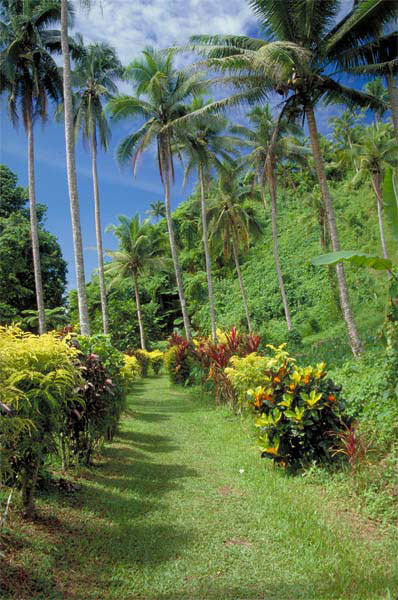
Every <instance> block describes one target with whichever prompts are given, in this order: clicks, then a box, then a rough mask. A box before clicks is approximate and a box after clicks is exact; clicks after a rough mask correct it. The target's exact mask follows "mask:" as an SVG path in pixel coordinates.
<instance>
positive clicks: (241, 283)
mask: <svg viewBox="0 0 398 600" xmlns="http://www.w3.org/2000/svg"><path fill="white" fill-rule="evenodd" d="M232 248H233V251H234V259H235V268H236V272H237V274H238V279H239V286H240V293H241V294H242V300H243V306H244V307H245V314H246V321H247V328H248V330H249V333H252V331H253V330H252V324H251V321H250V314H249V305H248V302H247V296H246V290H245V287H244V285H243V277H242V272H241V270H240V264H239V255H238V248H237V244H236V240H235V237H234V236H232Z"/></svg>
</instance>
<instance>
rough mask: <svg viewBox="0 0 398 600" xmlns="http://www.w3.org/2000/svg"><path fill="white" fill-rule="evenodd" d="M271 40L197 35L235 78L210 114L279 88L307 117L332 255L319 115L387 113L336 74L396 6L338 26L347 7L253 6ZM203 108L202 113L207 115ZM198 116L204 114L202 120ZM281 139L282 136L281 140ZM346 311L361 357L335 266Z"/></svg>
mask: <svg viewBox="0 0 398 600" xmlns="http://www.w3.org/2000/svg"><path fill="white" fill-rule="evenodd" d="M249 4H250V5H251V7H252V8H253V10H254V12H255V13H256V15H257V17H258V20H259V25H260V27H261V30H262V31H263V32H264V33H265V38H266V39H265V40H263V39H259V38H249V37H246V36H218V35H210V36H194V37H193V38H192V40H191V48H192V47H193V48H194V49H196V50H197V51H199V52H201V53H202V54H204V55H205V56H207V64H208V66H209V67H211V68H213V69H217V70H218V71H221V72H222V73H223V74H226V73H227V74H228V75H229V76H228V77H225V78H224V79H225V81H226V83H228V84H229V85H230V86H235V88H236V91H235V93H234V94H232V95H231V96H230V97H228V98H226V99H223V100H219V101H217V102H215V103H213V106H212V105H210V106H209V107H208V108H207V110H211V109H215V108H217V109H223V108H225V107H227V106H231V105H236V104H240V103H242V102H245V103H253V102H256V103H257V102H258V101H259V100H263V99H264V97H266V96H267V93H269V91H270V89H271V88H272V87H273V88H274V89H275V90H276V92H277V93H279V94H280V95H281V96H282V97H283V105H284V106H283V111H282V112H287V111H289V112H290V114H292V113H293V114H295V115H298V114H300V113H303V114H304V115H305V116H306V118H307V124H308V128H309V134H310V142H311V148H312V153H313V156H314V163H315V170H316V174H317V177H318V181H319V186H320V189H321V194H322V199H323V202H324V204H325V212H326V216H327V222H328V228H329V232H330V238H331V244H332V248H333V250H335V251H337V250H339V248H340V241H339V235H338V230H337V225H336V218H335V214H334V209H333V204H332V201H331V197H330V194H329V189H328V185H327V179H326V174H325V168H324V163H323V158H322V152H321V147H320V143H319V135H318V129H317V123H316V119H315V113H314V109H315V106H316V105H317V103H318V102H319V101H321V100H323V101H325V102H334V103H335V102H339V103H343V104H347V105H348V106H349V107H350V108H353V107H355V108H356V107H358V106H362V107H370V108H378V107H380V101H379V100H377V99H376V98H374V97H373V96H370V95H368V94H366V93H363V92H360V91H358V90H356V89H353V88H349V87H347V86H345V85H342V84H341V83H339V81H337V79H336V78H335V77H333V76H332V75H330V72H331V67H335V68H336V70H341V68H342V66H343V65H345V62H344V61H343V59H342V56H343V55H344V53H347V52H348V50H352V48H353V47H356V46H358V45H359V44H360V43H367V42H369V41H371V40H374V38H375V36H378V35H380V33H381V31H382V28H383V26H384V24H385V23H388V22H389V21H390V20H391V19H393V18H394V17H395V14H396V6H395V3H394V2H382V1H381V0H366V2H359V3H356V4H355V5H354V7H353V9H352V11H351V12H350V13H349V14H348V15H347V16H346V17H344V18H343V19H342V20H341V21H340V22H338V23H336V20H337V17H338V14H339V11H340V8H341V4H342V3H341V1H340V0H328V2H324V1H323V0H314V1H313V2H305V3H304V2H298V1H297V0H284V1H283V2H271V1H269V0H250V2H249ZM203 110H204V109H202V111H203ZM197 116H199V115H197ZM275 139H276V136H275ZM336 272H337V281H338V288H339V296H340V303H341V308H342V312H343V315H344V319H345V322H346V326H347V331H348V336H349V340H350V345H351V349H352V352H353V354H354V355H355V356H357V355H358V354H359V353H360V351H361V347H362V344H361V341H360V338H359V335H358V331H357V327H356V324H355V320H354V316H353V313H352V310H351V306H350V301H349V295H348V289H347V283H346V279H345V273H344V268H343V266H342V265H341V263H338V265H337V266H336Z"/></svg>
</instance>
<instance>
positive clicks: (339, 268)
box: [305, 105, 362, 356]
mask: <svg viewBox="0 0 398 600" xmlns="http://www.w3.org/2000/svg"><path fill="white" fill-rule="evenodd" d="M305 113H306V116H307V122H308V129H309V133H310V140H311V147H312V154H313V157H314V163H315V169H316V173H317V176H318V182H319V187H320V189H321V194H322V199H323V202H324V205H325V212H326V218H327V221H328V226H329V233H330V241H331V244H332V249H333V252H338V251H339V250H340V241H339V235H338V231H337V225H336V218H335V214H334V210H333V205H332V201H331V199H330V196H329V190H328V185H327V181H326V175H325V169H324V166H323V159H322V153H321V148H320V145H319V136H318V130H317V126H316V121H315V115H314V109H313V107H312V106H311V105H307V106H306V108H305ZM336 274H337V285H338V288H339V297H340V305H341V310H342V312H343V316H344V320H345V323H346V326H347V332H348V338H349V341H350V346H351V350H352V353H353V355H354V356H359V354H360V353H361V350H362V344H361V340H360V338H359V335H358V331H357V326H356V323H355V320H354V315H353V313H352V309H351V305H350V300H349V296H348V289H347V282H346V278H345V272H344V267H343V265H342V264H341V263H338V264H337V265H336Z"/></svg>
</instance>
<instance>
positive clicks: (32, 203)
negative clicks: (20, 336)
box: [26, 112, 46, 335]
mask: <svg viewBox="0 0 398 600" xmlns="http://www.w3.org/2000/svg"><path fill="white" fill-rule="evenodd" d="M26 121H27V123H26V132H27V136H28V180H29V212H30V233H31V238H32V254H33V271H34V276H35V290H36V302H37V312H38V317H39V333H40V335H41V334H43V333H46V316H45V312H44V297H43V284H42V279H41V264H40V247H39V233H38V227H37V213H36V191H35V158H34V138H33V122H32V114H31V112H29V113H28V114H27V119H26Z"/></svg>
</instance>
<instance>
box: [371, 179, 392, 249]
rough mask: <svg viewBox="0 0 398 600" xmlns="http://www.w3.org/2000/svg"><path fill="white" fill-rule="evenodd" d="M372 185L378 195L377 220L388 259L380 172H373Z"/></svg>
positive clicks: (382, 244) (382, 245)
mask: <svg viewBox="0 0 398 600" xmlns="http://www.w3.org/2000/svg"><path fill="white" fill-rule="evenodd" d="M371 177H372V185H373V189H374V191H375V194H376V201H377V218H378V220H379V231H380V241H381V247H382V249H383V256H384V258H388V253H387V245H386V236H385V234H384V223H383V196H382V193H381V183H380V177H381V176H380V171H372V173H371Z"/></svg>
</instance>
